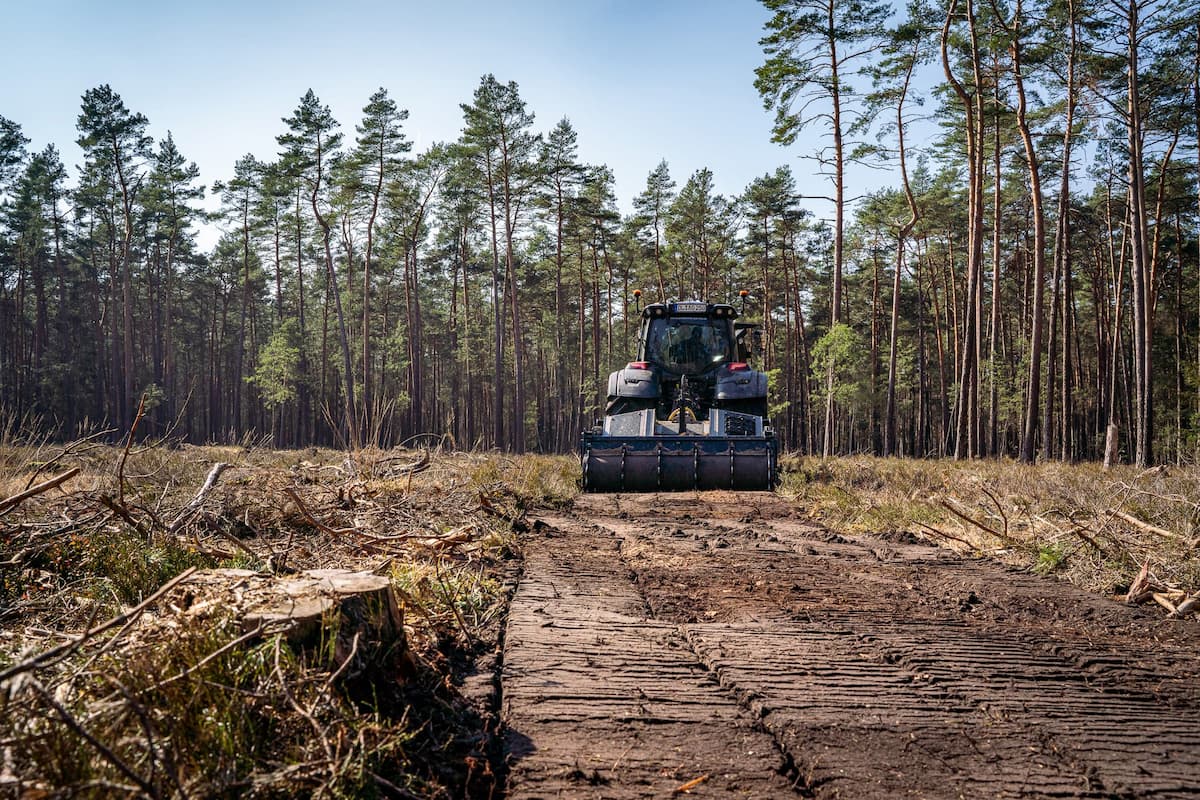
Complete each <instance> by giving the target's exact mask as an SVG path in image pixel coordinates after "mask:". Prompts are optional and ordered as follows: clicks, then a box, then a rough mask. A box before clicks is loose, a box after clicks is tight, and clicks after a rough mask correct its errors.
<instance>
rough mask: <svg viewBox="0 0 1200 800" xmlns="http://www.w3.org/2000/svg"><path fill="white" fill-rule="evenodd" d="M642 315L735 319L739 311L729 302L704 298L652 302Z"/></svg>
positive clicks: (643, 310)
mask: <svg viewBox="0 0 1200 800" xmlns="http://www.w3.org/2000/svg"><path fill="white" fill-rule="evenodd" d="M642 316H643V317H646V318H647V319H649V318H651V317H677V316H679V317H683V316H686V317H697V316H705V317H722V318H726V319H733V318H734V317H736V316H737V311H736V310H734V308H733V306H731V305H729V304H728V303H709V302H706V301H704V300H678V301H672V302H670V303H650V304H649V305H647V306H646V307H645V308H644V309H642Z"/></svg>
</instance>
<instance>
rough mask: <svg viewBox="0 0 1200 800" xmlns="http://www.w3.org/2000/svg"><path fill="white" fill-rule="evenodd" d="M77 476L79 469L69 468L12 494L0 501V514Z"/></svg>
mask: <svg viewBox="0 0 1200 800" xmlns="http://www.w3.org/2000/svg"><path fill="white" fill-rule="evenodd" d="M78 474H79V467H71V468H70V469H69V470H67V471H66V472H64V473H62V474H61V475H55V476H54V477H53V478H51V479H50V480H47V481H42V482H41V483H39V484H38V485H37V486H31V487H30V488H28V489H26V490H25V491H23V492H19V493H17V494H14V495H13V496H12V497H8V498H5V499H4V500H0V512H4V511H10V510H12V509H14V508H16V507H17V506H18V505H20V504H21V503H22V502H24V501H26V500H28V499H29V498H31V497H33V496H35V495H39V494H41V493H42V492H48V491H50V490H51V489H53V488H54V487H55V486H61V485H62V484H64V483H66V482H67V481H69V480H71V478H74V477H75V476H76V475H78Z"/></svg>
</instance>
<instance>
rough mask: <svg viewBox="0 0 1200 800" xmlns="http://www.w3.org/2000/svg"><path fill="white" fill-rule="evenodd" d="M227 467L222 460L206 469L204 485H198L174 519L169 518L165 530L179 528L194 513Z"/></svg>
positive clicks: (171, 530) (172, 531)
mask: <svg viewBox="0 0 1200 800" xmlns="http://www.w3.org/2000/svg"><path fill="white" fill-rule="evenodd" d="M228 467H229V465H228V464H226V463H225V462H224V461H218V462H217V463H216V464H213V466H212V469H210V470H209V471H208V477H207V478H205V479H204V485H203V486H201V487H200V491H198V492H196V496H195V497H193V498H192V499H191V502H189V503H188V504H187V505H186V506H184V507H183V509H182V510H181V511H180V512H179V513H178V514H176V515H175V519H173V520H171V524H170V525H168V526H167V530H169V531H170V532H171V533H174V532H175V531H177V530H179V527H180V526H181V525H183V523H185V522H186V521H187V520H188V518H189V517H190V516H191V515H192V514H195V513H196V511H197V510H198V509H199V508H200V506H201V505H203V503H204V500H205V499H206V498H207V497H208V495H209V493H210V492H212V490H213V487H214V486H216V485H217V480H218V479H219V478H220V477H221V473H222V472H224V471H225V470H226V469H227V468H228Z"/></svg>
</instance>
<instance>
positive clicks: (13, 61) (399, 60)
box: [0, 0, 827, 243]
mask: <svg viewBox="0 0 1200 800" xmlns="http://www.w3.org/2000/svg"><path fill="white" fill-rule="evenodd" d="M3 16H4V22H5V29H6V30H5V33H4V46H3V47H2V48H0V74H3V75H5V76H6V78H5V81H4V84H3V86H0V114H2V115H4V116H6V117H8V118H10V119H12V120H14V121H16V122H18V123H19V124H20V125H21V126H22V128H23V130H24V132H25V135H26V136H28V137H29V138H30V139H31V140H32V142H31V144H30V148H31V149H35V150H36V149H41V148H42V147H44V146H45V145H46V144H47V143H50V142H53V143H55V144H56V145H58V147H59V149H60V150H61V151H62V153H63V158H64V161H65V162H66V163H67V164H68V165H70V166H72V167H74V166H75V165H77V164H79V162H80V159H81V156H80V153H79V150H78V148H77V147H76V146H75V144H74V140H75V138H76V136H77V135H78V133H77V131H76V130H75V120H76V117H77V115H78V113H79V102H80V96H81V95H82V94H83V93H84V91H86V90H87V89H89V88H92V87H95V86H98V85H100V84H102V83H108V84H110V85H111V86H112V87H113V89H114V90H115V91H116V92H118V93H119V94H120V95H121V96H122V98H123V99H124V100H125V103H126V105H128V106H129V107H130V108H131V109H133V110H134V111H138V112H141V113H143V114H145V115H146V116H147V117H148V118H149V119H150V133H151V134H152V135H153V136H154V137H155V138H156V139H157V138H161V137H163V136H165V134H166V132H167V131H168V130H170V131H171V132H172V133H173V135H174V137H175V140H176V142H177V144H178V146H179V148H180V150H181V151H182V152H183V154H184V155H185V156H186V157H187V158H188V159H190V160H193V161H195V162H196V163H197V164H198V166H199V167H200V171H201V177H202V180H203V181H204V183H205V184H206V185H209V186H211V184H212V182H213V181H214V180H216V179H218V178H227V177H228V176H229V174H230V173H231V172H232V168H233V164H234V161H235V160H236V159H237V158H238V157H239V156H241V155H242V154H244V153H247V152H250V153H253V154H255V155H256V156H258V157H260V158H271V157H274V155H275V154H276V152H277V150H278V147H277V145H276V142H275V136H276V135H277V134H279V133H280V132H281V131H282V130H283V123H282V121H281V118H282V117H284V116H287V115H288V114H290V113H291V112H292V110H293V109H294V108H295V106H296V105H297V102H298V101H299V99H300V97H301V95H302V94H303V93H304V92H305V90H306V89H308V88H310V87H311V88H312V89H313V90H314V91H315V92H316V93H317V95H318V96H319V97H320V98H321V100H322V101H323V102H325V103H326V104H328V105H329V106H330V107H331V108H332V110H333V113H334V115H335V117H336V118H337V119H338V121H339V122H340V123H341V125H342V130H343V131H344V132H345V134H346V137H347V139H348V140H352V139H353V136H354V126H355V124H356V123H357V122H358V120H359V118H360V116H361V110H362V107H363V106H364V105H365V104H366V101H367V98H368V97H369V96H370V95H371V93H372V92H373V91H375V89H377V88H378V87H380V86H382V87H384V88H386V89H387V90H388V91H389V93H390V94H391V96H392V98H393V99H394V100H395V101H396V102H397V103H398V104H399V105H400V106H401V107H402V108H408V109H409V112H410V117H409V120H408V124H407V130H408V134H409V136H410V138H411V139H413V140H414V142H415V145H416V148H417V149H418V150H419V149H423V148H424V147H426V146H428V145H429V144H430V143H432V142H435V141H445V140H452V139H454V138H456V137H457V136H458V134H459V132H460V130H461V127H462V114H461V110H460V108H459V105H460V104H461V103H464V102H467V101H469V100H470V98H471V95H472V92H473V91H474V89H475V87H476V86H477V85H478V83H479V79H480V77H481V76H482V75H483V74H485V73H488V72H491V73H493V74H495V75H496V77H497V78H498V79H500V80H501V81H509V80H513V81H516V82H517V83H518V84H519V85H520V88H521V94H522V97H523V98H524V99H525V100H526V102H527V103H528V108H529V109H530V110H531V111H533V112H534V114H536V117H537V119H536V123H535V126H536V128H537V129H538V130H540V131H543V132H544V131H548V130H549V129H550V128H551V127H552V126H553V125H554V123H555V122H557V121H558V120H559V119H560V118H562V117H564V116H566V117H569V118H570V120H571V121H572V123H573V124H574V126H575V128H576V130H577V131H578V134H579V149H580V157H581V158H582V159H583V160H584V161H586V162H588V163H593V164H599V163H605V164H608V165H609V166H610V167H611V168H612V169H613V170H614V172H615V174H616V179H617V193H618V197H619V199H620V204H621V207H622V209H623V210H624V211H628V210H629V209H630V200H631V198H632V197H633V196H634V195H635V194H636V193H637V192H639V191H640V190H641V189H642V188H643V186H644V184H645V179H646V174H647V173H648V172H649V171H650V170H651V169H652V168H653V167H654V166H655V165H656V164H657V163H658V161H659V160H660V159H662V158H665V159H667V160H668V162H669V163H670V165H671V172H672V176H673V177H674V179H675V180H676V182H677V184H678V185H679V186H682V185H683V182H684V181H685V180H686V179H687V177H688V176H689V175H690V174H691V173H692V172H693V171H695V170H696V169H699V168H701V167H705V166H707V167H709V168H710V169H712V170H713V173H714V176H715V178H716V183H717V188H718V190H719V191H720V192H721V193H723V194H726V195H734V194H737V193H739V192H741V191H742V189H743V188H744V187H745V186H746V184H747V183H748V182H749V181H750V180H751V179H752V178H754V177H755V176H758V175H762V174H764V173H765V172H768V171H771V170H773V169H775V168H776V167H778V166H780V165H783V164H788V165H790V166H791V167H792V169H793V171H794V173H795V174H796V176H797V179H798V184H799V185H800V188H801V191H802V192H803V191H810V192H812V193H815V194H824V193H826V192H827V184H826V183H825V181H823V180H821V179H820V178H818V177H816V176H815V175H813V171H814V169H815V165H814V164H813V163H812V162H811V161H805V160H801V159H800V158H799V156H800V155H801V154H802V153H803V152H804V151H805V149H806V145H805V144H804V143H798V144H797V145H794V146H793V147H790V148H782V147H780V146H778V145H774V144H772V143H771V142H770V125H771V119H772V117H771V114H770V112H768V111H766V110H764V109H763V107H762V103H761V101H760V99H759V97H758V94H757V92H756V91H755V90H754V86H753V80H754V72H753V71H754V68H755V67H756V66H757V65H758V64H760V63H761V62H762V53H761V50H760V48H759V45H758V40H759V38H760V37H761V36H762V26H763V23H764V22H765V21H766V19H767V18H768V14H767V12H766V11H765V10H764V9H763V8H762V6H761V5H760V4H759V3H757V2H754V0H640V1H639V0H576V1H572V0H560V1H559V2H552V1H551V0H543V1H539V0H510V1H509V2H503V1H501V2H489V3H472V2H465V0H444V1H443V2H436V0H434V1H433V2H411V1H409V0H398V1H396V2H373V1H372V0H346V1H345V2H342V3H337V4H335V3H331V2H323V3H314V2H310V0H293V1H291V2H277V1H276V0H270V1H268V2H259V1H258V0H241V2H231V0H207V1H205V0H198V1H197V2H185V1H182V0H166V2H164V1H163V0H157V2H142V1H139V0H110V2H100V1H99V0H97V1H95V2H83V1H81V0H59V1H57V2H56V1H55V0H50V1H49V2H42V3H33V2H23V1H22V0H9V2H8V3H7V8H6V9H5V11H4V14H3ZM807 149H808V150H811V149H812V145H808V146H807ZM75 174H76V173H75V171H74V170H72V176H74V175H75ZM204 238H205V239H208V238H209V237H207V236H206V237H204ZM206 243H210V242H206Z"/></svg>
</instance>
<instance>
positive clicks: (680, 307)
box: [675, 303, 708, 314]
mask: <svg viewBox="0 0 1200 800" xmlns="http://www.w3.org/2000/svg"><path fill="white" fill-rule="evenodd" d="M675 311H676V313H679V314H697V313H699V314H703V313H704V312H706V311H708V304H707V303H676V304H675Z"/></svg>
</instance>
